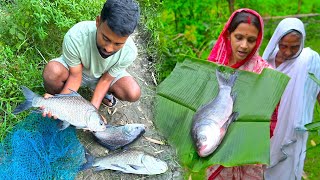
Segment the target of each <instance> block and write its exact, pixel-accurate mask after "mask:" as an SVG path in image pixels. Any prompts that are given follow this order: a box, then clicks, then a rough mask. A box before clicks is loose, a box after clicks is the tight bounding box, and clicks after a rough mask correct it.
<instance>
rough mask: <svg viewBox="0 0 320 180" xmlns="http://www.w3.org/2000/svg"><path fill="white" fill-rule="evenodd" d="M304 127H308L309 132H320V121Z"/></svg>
mask: <svg viewBox="0 0 320 180" xmlns="http://www.w3.org/2000/svg"><path fill="white" fill-rule="evenodd" d="M304 127H306V128H307V129H308V131H320V121H315V122H312V123H309V124H306V125H305V126H304Z"/></svg>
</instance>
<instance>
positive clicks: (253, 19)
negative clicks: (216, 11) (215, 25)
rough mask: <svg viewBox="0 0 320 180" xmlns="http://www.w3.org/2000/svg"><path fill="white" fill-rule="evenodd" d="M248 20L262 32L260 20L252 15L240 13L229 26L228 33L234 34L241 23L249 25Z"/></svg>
mask: <svg viewBox="0 0 320 180" xmlns="http://www.w3.org/2000/svg"><path fill="white" fill-rule="evenodd" d="M248 20H249V21H250V24H253V25H254V26H255V27H256V28H257V29H258V31H259V32H260V30H261V24H260V21H259V18H258V17H257V16H255V15H253V14H251V13H248V12H244V11H241V12H238V13H237V14H236V15H235V16H234V18H233V19H232V21H231V23H230V25H229V28H228V31H229V32H230V33H232V32H233V31H234V30H235V29H237V27H238V25H239V24H240V23H249V22H248Z"/></svg>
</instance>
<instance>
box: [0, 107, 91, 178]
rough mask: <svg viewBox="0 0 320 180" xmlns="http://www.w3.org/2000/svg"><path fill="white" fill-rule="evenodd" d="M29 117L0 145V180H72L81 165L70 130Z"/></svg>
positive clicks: (81, 152) (79, 148) (78, 145)
mask: <svg viewBox="0 0 320 180" xmlns="http://www.w3.org/2000/svg"><path fill="white" fill-rule="evenodd" d="M57 123H58V122H57V121H54V120H52V119H49V118H43V117H42V116H41V114H37V113H32V114H30V115H29V116H27V117H26V118H25V119H24V120H23V121H21V122H20V123H18V124H17V125H16V126H15V127H14V128H13V130H12V132H11V133H9V134H8V135H7V136H6V138H5V139H4V141H3V142H2V143H0V179H1V180H7V179H8V180H9V179H10V180H11V179H19V180H20V179H37V180H40V179H66V180H67V179H74V178H75V176H76V174H77V172H78V169H79V167H80V166H81V164H83V162H84V161H85V158H84V150H83V146H82V144H81V143H80V142H79V140H78V138H77V135H76V131H75V129H74V128H67V129H65V130H63V131H60V130H59V129H58V126H57Z"/></svg>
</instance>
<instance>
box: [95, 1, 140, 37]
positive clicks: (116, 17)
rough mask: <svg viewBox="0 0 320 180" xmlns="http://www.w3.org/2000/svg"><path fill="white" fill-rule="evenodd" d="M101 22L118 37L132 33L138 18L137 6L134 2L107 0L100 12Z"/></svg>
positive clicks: (138, 10)
mask: <svg viewBox="0 0 320 180" xmlns="http://www.w3.org/2000/svg"><path fill="white" fill-rule="evenodd" d="M100 16H101V20H102V22H107V25H108V26H109V28H110V29H111V30H112V31H113V32H114V33H116V34H117V35H118V36H121V37H125V36H129V35H130V34H132V33H133V31H134V30H135V28H136V27H137V24H138V21H139V18H140V9H139V5H138V4H137V2H136V1H135V0H107V1H106V2H105V3H104V5H103V8H102V10H101V15H100Z"/></svg>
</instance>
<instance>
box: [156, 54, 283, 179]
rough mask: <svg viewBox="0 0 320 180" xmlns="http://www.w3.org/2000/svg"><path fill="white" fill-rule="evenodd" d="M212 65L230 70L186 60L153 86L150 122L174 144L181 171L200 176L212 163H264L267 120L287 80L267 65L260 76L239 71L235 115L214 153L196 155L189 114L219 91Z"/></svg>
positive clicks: (266, 148)
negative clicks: (153, 94) (153, 110)
mask: <svg viewBox="0 0 320 180" xmlns="http://www.w3.org/2000/svg"><path fill="white" fill-rule="evenodd" d="M216 68H219V69H221V70H223V71H225V73H231V72H233V71H234V69H232V68H229V67H226V66H219V65H217V64H215V63H211V62H208V61H203V60H185V61H184V62H182V63H178V64H177V65H176V67H175V69H174V70H173V71H172V72H171V74H170V75H169V76H168V77H167V78H166V79H165V80H164V81H163V82H162V83H161V84H160V85H159V86H158V87H157V95H156V106H155V108H156V112H155V125H156V126H157V128H158V129H159V130H160V131H161V133H162V134H163V135H164V136H165V137H166V138H167V140H168V142H169V144H170V145H172V146H173V147H175V148H176V150H177V155H178V158H179V160H180V163H181V165H182V166H183V167H184V169H185V170H186V174H185V175H186V176H187V177H188V176H190V175H191V177H193V179H198V178H201V179H203V178H204V177H205V169H206V168H207V167H209V166H211V165H214V164H221V165H223V166H226V167H231V166H239V165H243V164H268V163H269V145H270V143H269V141H270V130H269V129H270V127H269V126H270V119H271V115H272V113H273V111H274V109H275V107H276V105H277V104H278V102H279V101H280V98H281V95H282V93H283V91H284V89H285V87H286V85H287V83H288V81H289V77H288V76H286V75H285V74H282V73H280V72H277V71H275V70H272V69H264V70H263V71H262V73H261V74H260V75H259V74H255V73H252V72H247V71H240V70H238V71H239V75H238V78H237V80H236V82H235V85H234V87H233V93H236V96H237V97H236V101H235V105H234V111H237V112H239V116H238V118H237V120H236V121H235V122H233V123H232V124H231V125H230V126H229V129H228V131H227V134H226V136H225V137H224V140H223V141H222V143H221V144H220V146H219V147H218V148H217V149H216V151H215V152H214V153H213V154H211V155H210V156H208V157H205V158H201V157H199V156H198V154H197V152H196V148H195V146H194V144H193V141H192V137H191V126H192V117H193V115H194V114H195V112H196V110H197V109H198V108H199V107H201V106H202V105H204V104H207V103H208V102H209V101H211V100H212V99H213V98H215V97H216V95H217V93H218V88H219V87H218V83H217V80H216V76H215V71H216Z"/></svg>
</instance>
